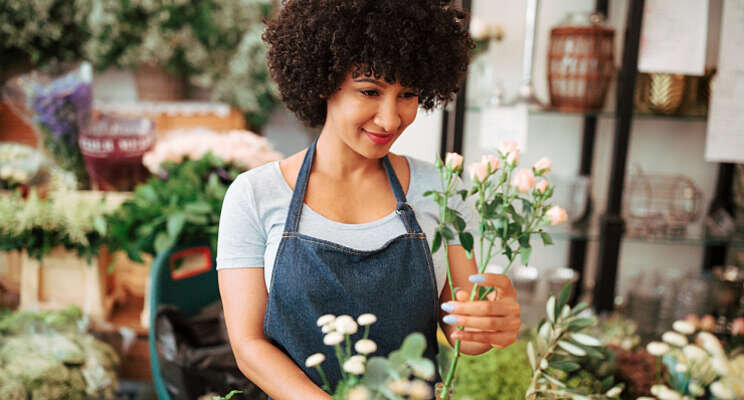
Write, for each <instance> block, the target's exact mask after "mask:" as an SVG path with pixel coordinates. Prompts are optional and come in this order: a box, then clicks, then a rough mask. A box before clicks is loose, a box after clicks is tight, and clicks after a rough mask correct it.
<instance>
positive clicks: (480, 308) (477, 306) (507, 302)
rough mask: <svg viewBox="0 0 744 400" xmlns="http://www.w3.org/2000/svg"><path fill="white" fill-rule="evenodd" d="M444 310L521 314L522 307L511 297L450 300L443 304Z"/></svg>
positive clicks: (463, 312) (461, 313) (467, 313)
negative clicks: (489, 299) (491, 299)
mask: <svg viewBox="0 0 744 400" xmlns="http://www.w3.org/2000/svg"><path fill="white" fill-rule="evenodd" d="M442 310H444V311H446V312H448V313H451V314H458V315H474V316H481V317H484V316H494V317H506V316H519V315H521V313H522V308H521V307H520V306H519V303H517V301H516V300H515V299H513V298H511V297H506V298H503V299H497V300H493V301H488V300H475V301H448V302H446V303H443V304H442Z"/></svg>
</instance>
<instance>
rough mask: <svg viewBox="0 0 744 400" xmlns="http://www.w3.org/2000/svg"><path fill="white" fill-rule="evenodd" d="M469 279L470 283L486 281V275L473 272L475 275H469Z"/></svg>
mask: <svg viewBox="0 0 744 400" xmlns="http://www.w3.org/2000/svg"><path fill="white" fill-rule="evenodd" d="M469 280H470V282H472V283H483V282H485V281H486V277H485V276H484V275H481V274H475V275H470V278H469Z"/></svg>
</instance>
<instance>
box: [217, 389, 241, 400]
mask: <svg viewBox="0 0 744 400" xmlns="http://www.w3.org/2000/svg"><path fill="white" fill-rule="evenodd" d="M239 393H243V392H242V391H240V390H231V391H230V393H228V394H226V395H225V397H220V396H213V397H212V400H230V399H232V397H233V396H235V395H236V394H239Z"/></svg>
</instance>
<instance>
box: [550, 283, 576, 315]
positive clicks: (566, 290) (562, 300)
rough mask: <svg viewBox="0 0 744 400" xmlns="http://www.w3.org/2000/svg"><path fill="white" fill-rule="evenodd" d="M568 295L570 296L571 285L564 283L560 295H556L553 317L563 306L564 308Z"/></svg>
mask: <svg viewBox="0 0 744 400" xmlns="http://www.w3.org/2000/svg"><path fill="white" fill-rule="evenodd" d="M551 294H552V293H551ZM569 294H571V283H570V282H566V283H565V284H564V285H563V287H562V288H561V292H560V294H559V295H558V302H557V303H555V315H558V312H559V311H561V310H563V306H565V305H566V302H567V301H568V295H569Z"/></svg>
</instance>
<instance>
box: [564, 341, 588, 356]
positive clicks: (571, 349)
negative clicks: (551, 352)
mask: <svg viewBox="0 0 744 400" xmlns="http://www.w3.org/2000/svg"><path fill="white" fill-rule="evenodd" d="M558 347H560V348H562V349H563V350H566V351H567V352H568V353H569V354H573V355H575V356H577V357H584V356H585V355H586V351H585V350H584V349H583V348H581V347H580V346H577V345H575V344H573V343H571V342H567V341H565V340H559V341H558Z"/></svg>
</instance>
